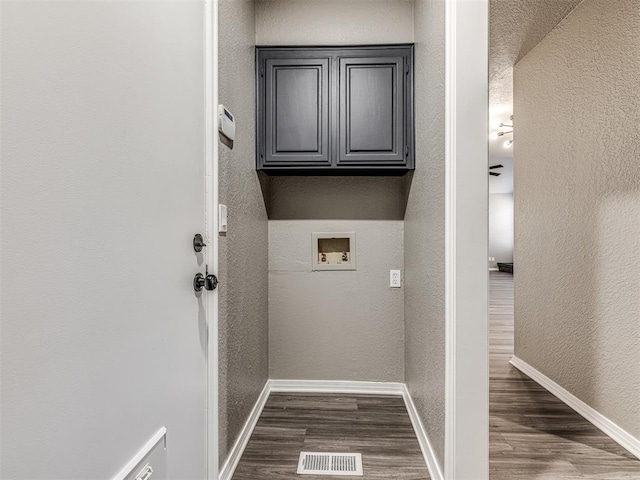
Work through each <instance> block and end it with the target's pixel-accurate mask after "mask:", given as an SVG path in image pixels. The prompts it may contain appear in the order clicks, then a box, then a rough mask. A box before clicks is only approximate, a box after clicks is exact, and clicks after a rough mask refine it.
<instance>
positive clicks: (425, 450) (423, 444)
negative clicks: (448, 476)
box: [402, 384, 444, 480]
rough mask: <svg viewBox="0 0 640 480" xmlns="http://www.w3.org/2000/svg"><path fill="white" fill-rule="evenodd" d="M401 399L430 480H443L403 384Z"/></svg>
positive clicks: (407, 390)
mask: <svg viewBox="0 0 640 480" xmlns="http://www.w3.org/2000/svg"><path fill="white" fill-rule="evenodd" d="M402 398H403V399H404V404H405V405H406V407H407V412H409V418H410V419H411V424H412V425H413V430H414V431H415V432H416V437H418V443H419V444H420V450H422V456H423V457H424V461H425V462H426V464H427V468H428V469H429V475H430V476H431V479H432V480H444V474H443V472H442V466H441V465H440V462H438V459H437V458H436V454H435V452H434V451H433V447H432V446H431V442H430V441H429V436H428V435H427V431H426V430H425V428H424V425H423V424H422V420H420V415H419V414H418V410H416V406H415V405H414V403H413V400H412V399H411V394H410V393H409V389H408V388H407V386H406V385H405V384H402Z"/></svg>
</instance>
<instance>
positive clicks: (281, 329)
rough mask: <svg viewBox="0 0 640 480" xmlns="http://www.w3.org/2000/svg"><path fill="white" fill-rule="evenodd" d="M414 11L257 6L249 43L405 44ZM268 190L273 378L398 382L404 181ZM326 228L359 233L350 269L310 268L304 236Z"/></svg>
mask: <svg viewBox="0 0 640 480" xmlns="http://www.w3.org/2000/svg"><path fill="white" fill-rule="evenodd" d="M412 12H413V7H412V4H411V2H407V1H405V0H374V1H370V2H363V1H362V0H349V1H337V0H322V1H314V2H309V1H306V0H293V1H289V0H286V1H283V0H262V1H258V2H257V3H256V40H257V43H258V44H263V45H277V44H283V45H304V44H325V45H330V44H334V45H335V44H367V43H402V42H406V43H410V42H412V41H413V14H412ZM269 188H270V197H269V198H270V206H269V218H270V221H269V259H270V274H269V328H270V335H269V340H270V343H269V358H270V373H271V376H272V377H273V378H298V379H333V380H389V381H401V380H402V379H403V369H404V368H403V356H404V352H403V318H404V314H403V309H404V307H403V299H402V297H403V289H395V290H393V289H389V287H388V284H389V269H390V268H402V263H403V241H402V218H403V215H404V208H405V196H404V181H403V179H401V178H379V177H333V178H317V177H281V178H274V179H272V180H271V182H270V186H269ZM284 220H286V221H284ZM320 220H323V221H320ZM325 220H326V221H325ZM327 229H329V230H333V229H339V230H340V231H342V230H345V231H352V230H355V231H356V232H357V243H358V249H359V252H361V253H358V270H357V271H356V272H316V273H312V272H311V252H310V248H311V232H313V231H323V230H327ZM360 248H362V249H361V250H360ZM292 292H295V293H292ZM321 294H322V296H321ZM309 332H313V333H314V335H315V336H314V337H310V336H309ZM310 358H313V361H310Z"/></svg>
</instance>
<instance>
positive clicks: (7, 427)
mask: <svg viewBox="0 0 640 480" xmlns="http://www.w3.org/2000/svg"><path fill="white" fill-rule="evenodd" d="M1 8H2V19H1V20H2V23H1V26H0V41H1V48H2V51H1V56H2V80H1V81H2V91H1V94H2V97H1V101H2V111H1V120H2V144H1V159H2V177H1V184H2V188H1V192H2V197H1V199H2V200H1V205H2V210H1V217H0V218H1V224H2V239H1V247H0V253H1V257H0V258H1V261H2V270H1V272H2V282H1V284H2V285H1V286H2V288H1V297H0V302H1V304H2V315H1V322H2V325H1V327H0V328H1V330H2V338H1V341H2V343H1V346H0V352H1V359H0V369H1V371H0V379H1V383H0V386H1V387H0V388H1V397H2V403H1V409H2V410H1V413H0V415H1V417H2V427H1V429H0V434H1V440H2V441H1V446H2V448H1V450H0V477H2V478H6V479H9V478H11V479H29V480H34V479H47V480H51V479H64V480H68V479H105V478H111V477H112V476H113V475H115V474H116V473H117V472H118V471H119V470H120V469H121V468H122V467H123V466H124V465H125V464H126V463H127V462H128V461H129V459H130V458H132V457H133V456H134V455H135V454H136V453H137V452H138V450H139V449H140V448H142V446H143V445H144V444H145V443H146V442H147V441H148V440H149V438H150V437H151V436H152V435H153V434H154V433H155V432H156V431H157V430H158V429H159V428H160V427H162V426H163V425H164V426H166V427H167V450H166V452H165V451H164V450H163V451H162V452H161V455H162V456H164V457H165V458H166V468H167V470H166V475H167V476H166V477H165V478H204V477H205V471H204V470H205V439H206V435H205V433H206V430H205V429H206V422H205V407H206V405H205V398H206V392H205V377H206V372H205V365H206V363H205V362H206V359H205V349H206V342H207V334H206V331H207V325H206V318H205V312H204V307H203V305H202V300H201V299H200V298H199V297H197V296H196V295H195V294H194V292H193V287H192V284H191V282H192V279H193V275H194V274H195V273H196V272H197V271H203V270H204V269H203V268H202V267H201V265H200V264H201V262H202V256H201V255H196V254H195V253H194V252H193V250H192V248H191V241H192V239H193V235H194V233H195V232H197V231H199V230H200V231H202V229H203V226H204V225H203V224H204V194H203V178H204V51H203V50H204V44H203V41H202V40H203V38H204V32H203V26H204V22H203V15H204V9H203V4H202V2H200V1H196V0H194V1H174V2H110V1H73V2H28V1H27V2H23V1H16V2H10V1H5V2H2V5H1ZM158 470H159V472H158V473H161V469H158Z"/></svg>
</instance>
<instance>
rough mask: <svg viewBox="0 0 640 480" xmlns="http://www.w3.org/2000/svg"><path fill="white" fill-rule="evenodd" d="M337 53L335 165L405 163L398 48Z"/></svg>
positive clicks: (402, 84)
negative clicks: (336, 138) (345, 53)
mask: <svg viewBox="0 0 640 480" xmlns="http://www.w3.org/2000/svg"><path fill="white" fill-rule="evenodd" d="M382 54H384V51H380V50H378V51H368V52H366V53H365V54H364V55H363V56H360V55H359V56H354V57H340V58H339V67H340V73H339V78H340V87H339V88H340V106H339V108H340V113H339V125H338V135H339V137H340V139H339V145H338V162H337V164H338V166H354V165H361V164H367V165H376V164H385V165H405V164H406V163H407V160H406V158H407V157H408V155H409V143H408V138H407V135H406V133H405V132H406V131H407V130H408V128H406V126H405V125H407V121H406V116H405V114H406V108H407V105H406V101H405V98H406V93H405V83H406V82H405V78H404V77H405V71H406V73H409V72H408V70H405V61H404V58H403V56H402V52H395V51H394V52H392V53H391V55H389V56H387V55H384V56H383V55H382Z"/></svg>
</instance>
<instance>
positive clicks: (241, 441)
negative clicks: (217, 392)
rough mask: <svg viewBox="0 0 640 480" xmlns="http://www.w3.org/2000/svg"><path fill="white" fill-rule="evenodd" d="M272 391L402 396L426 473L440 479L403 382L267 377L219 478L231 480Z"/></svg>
mask: <svg viewBox="0 0 640 480" xmlns="http://www.w3.org/2000/svg"><path fill="white" fill-rule="evenodd" d="M271 393H342V394H352V395H356V394H359V395H397V396H401V397H402V398H403V400H404V403H405V405H406V407H407V412H408V413H409V418H410V419H411V424H412V425H413V429H414V431H415V433H416V437H417V438H418V443H419V445H420V450H422V454H423V456H424V460H425V463H426V464H427V468H428V470H429V474H430V475H431V478H432V479H433V480H443V479H444V476H443V474H442V468H441V466H440V464H439V463H438V461H437V459H436V456H435V454H434V451H433V448H432V447H431V443H430V442H429V437H428V436H427V432H426V431H425V429H424V425H423V424H422V421H421V420H420V416H419V415H418V411H417V410H416V407H415V405H414V404H413V400H411V395H410V394H409V390H408V389H407V386H406V385H405V384H404V383H397V382H355V381H354V382H351V381H342V380H268V381H267V383H266V384H265V386H264V389H263V390H262V393H261V394H260V396H259V397H258V400H257V402H256V404H255V406H254V407H253V410H251V413H250V414H249V418H248V419H247V422H246V423H245V425H244V427H243V428H242V431H241V432H240V435H239V437H238V440H236V443H235V444H234V445H233V448H232V449H231V452H230V453H229V457H228V458H227V461H226V462H225V463H224V465H223V467H222V469H221V470H220V475H219V480H231V477H232V476H233V473H234V471H235V469H236V467H237V466H238V462H239V461H240V458H241V457H242V453H243V452H244V449H245V448H246V447H247V443H248V442H249V438H250V437H251V433H252V432H253V429H254V428H255V426H256V423H258V418H260V414H261V413H262V409H263V408H264V406H265V404H266V402H267V399H268V398H269V395H270V394H271Z"/></svg>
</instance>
